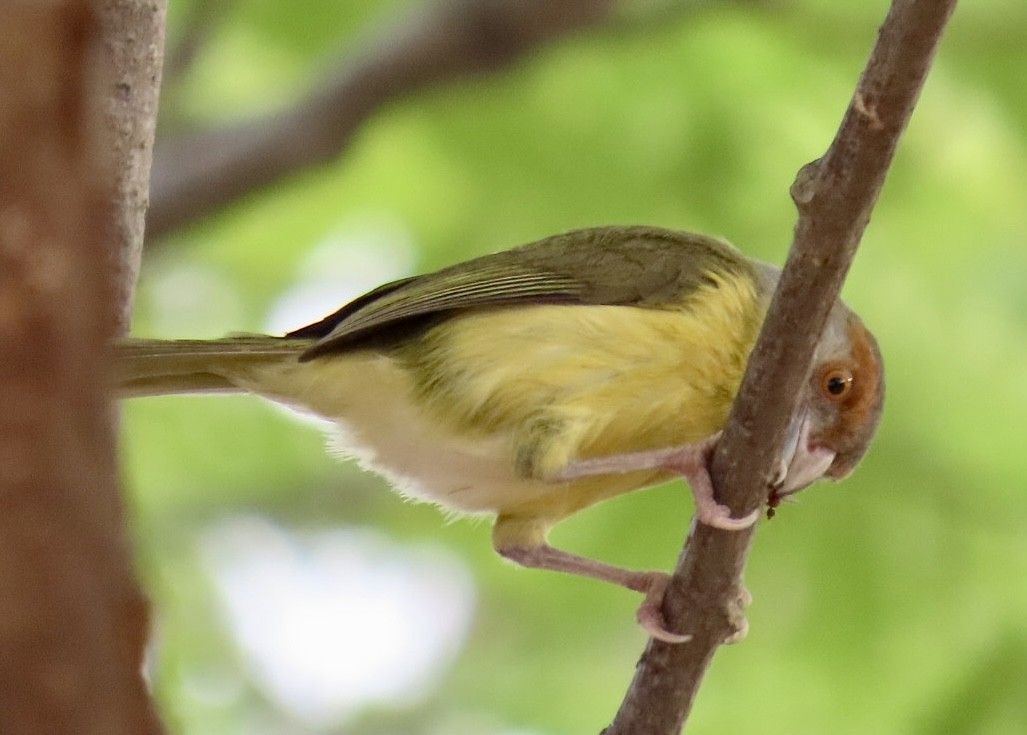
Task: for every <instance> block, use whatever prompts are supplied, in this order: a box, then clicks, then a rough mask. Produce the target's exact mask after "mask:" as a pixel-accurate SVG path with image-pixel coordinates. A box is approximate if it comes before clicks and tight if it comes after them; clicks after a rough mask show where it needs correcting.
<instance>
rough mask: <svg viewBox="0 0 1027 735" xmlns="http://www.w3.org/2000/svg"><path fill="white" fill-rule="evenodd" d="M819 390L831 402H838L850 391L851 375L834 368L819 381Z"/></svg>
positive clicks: (846, 371)
mask: <svg viewBox="0 0 1027 735" xmlns="http://www.w3.org/2000/svg"><path fill="white" fill-rule="evenodd" d="M820 388H821V390H822V391H823V392H824V395H825V396H826V397H828V398H830V399H831V400H838V399H839V398H842V397H844V396H845V395H846V394H847V393H848V392H849V391H850V390H852V373H851V372H849V371H848V370H842V369H838V368H835V369H834V370H828V371H827V372H826V373H824V375H823V377H822V378H821V379H820Z"/></svg>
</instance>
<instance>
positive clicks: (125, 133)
mask: <svg viewBox="0 0 1027 735" xmlns="http://www.w3.org/2000/svg"><path fill="white" fill-rule="evenodd" d="M97 6H98V11H99V17H100V31H101V35H102V38H103V43H104V46H105V47H106V49H107V57H108V59H109V61H110V71H111V75H110V81H109V84H108V89H107V105H106V120H107V130H108V133H109V139H110V145H111V153H112V156H111V161H110V163H111V173H112V175H113V178H114V190H113V192H112V193H113V198H112V202H111V205H112V214H113V222H112V225H113V226H112V233H111V250H110V255H111V265H112V268H113V272H114V273H115V289H116V294H115V303H114V304H113V307H114V310H115V313H114V316H113V319H114V322H115V324H116V326H117V331H118V333H119V334H125V333H127V332H128V327H129V323H130V322H131V319H132V306H133V295H134V293H135V284H136V279H137V277H138V275H139V265H140V263H141V261H142V254H143V232H144V228H145V223H146V209H147V207H148V206H149V201H150V199H149V186H150V164H151V162H152V158H153V138H154V130H155V128H156V125H157V101H158V96H159V94H160V82H161V62H162V60H163V58H164V27H165V19H166V16H167V0H105V1H104V2H102V3H98V4H97Z"/></svg>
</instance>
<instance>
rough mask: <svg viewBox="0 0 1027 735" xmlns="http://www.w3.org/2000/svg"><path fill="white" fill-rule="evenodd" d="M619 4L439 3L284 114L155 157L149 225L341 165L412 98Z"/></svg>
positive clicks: (565, 0)
mask: <svg viewBox="0 0 1027 735" xmlns="http://www.w3.org/2000/svg"><path fill="white" fill-rule="evenodd" d="M614 5H615V0H438V1H437V2H434V3H432V4H431V5H430V6H428V7H425V8H423V9H421V10H420V11H419V12H417V13H415V14H414V16H413V17H411V18H407V19H406V20H405V21H404V22H403V23H402V24H401V25H399V26H398V27H395V28H392V29H390V30H389V31H388V32H386V33H385V34H383V36H382V37H380V38H375V39H372V40H371V41H370V42H368V43H367V44H366V46H365V50H364V51H363V52H362V53H360V54H358V55H357V56H356V58H355V59H354V60H352V61H351V62H350V63H348V64H346V65H344V66H343V67H341V68H340V69H337V70H336V71H335V73H334V74H332V75H330V76H329V78H328V79H327V80H326V81H325V82H324V83H323V84H322V86H321V87H320V88H318V89H316V90H315V91H314V92H313V93H311V94H310V95H309V96H308V97H307V98H306V99H304V100H302V101H300V102H299V103H298V104H297V105H296V106H295V107H293V108H291V109H289V110H286V111H284V112H281V113H279V114H275V115H270V116H266V117H261V118H257V119H254V120H247V121H244V122H242V123H237V124H232V125H228V126H225V127H222V128H220V129H216V130H205V131H201V132H199V133H195V134H191V135H189V136H186V137H183V138H179V139H176V140H170V141H168V142H166V143H162V144H160V145H159V146H158V148H157V153H156V162H155V165H154V172H153V182H152V189H151V206H150V214H149V221H148V228H149V234H150V236H151V238H152V237H157V236H160V235H163V234H166V233H168V232H170V231H172V230H174V229H177V228H179V227H183V226H185V225H186V224H188V223H190V222H193V221H195V220H197V219H200V218H202V217H204V216H206V215H209V214H211V213H213V212H216V211H217V210H219V209H221V208H222V207H224V206H225V205H227V204H229V203H231V202H234V201H236V200H237V199H239V198H241V197H243V196H246V195H247V194H250V193H252V192H253V191H255V190H258V189H260V188H262V187H264V186H267V185H268V184H270V183H272V182H274V181H276V180H278V179H280V178H282V177H283V176H286V175H288V174H291V173H294V172H296V171H298V170H301V169H303V168H306V167H309V166H313V165H315V164H319V163H324V162H327V161H330V160H332V159H334V158H335V157H336V156H338V155H339V154H340V153H341V152H342V151H343V150H344V149H345V148H346V146H347V145H349V143H350V141H351V140H352V138H353V136H354V134H355V133H356V131H357V130H358V128H359V127H360V125H361V124H362V123H363V122H364V121H365V120H366V119H367V118H368V117H370V116H371V115H372V114H373V113H375V112H377V111H378V110H379V109H380V108H381V107H383V106H384V105H386V104H388V103H390V102H392V101H394V100H396V99H399V98H401V97H403V96H405V95H409V94H412V93H414V92H416V91H419V90H422V89H425V88H428V87H430V86H431V85H433V84H439V83H443V82H449V81H452V80H455V79H459V78H461V77H464V76H468V75H470V74H475V73H483V72H490V71H494V70H496V69H500V68H503V67H506V66H509V65H510V64H512V63H513V62H515V61H517V60H519V59H521V58H524V57H525V56H527V55H529V54H530V53H531V52H532V51H534V50H536V49H538V48H540V47H541V46H543V45H544V44H546V43H549V42H551V41H554V40H556V39H558V38H560V37H562V36H566V35H568V34H570V33H571V32H573V31H576V30H580V29H583V28H587V27H590V26H594V25H597V24H599V23H601V22H603V21H604V20H606V19H607V17H608V16H609V14H610V11H611V9H612V8H613V6H614Z"/></svg>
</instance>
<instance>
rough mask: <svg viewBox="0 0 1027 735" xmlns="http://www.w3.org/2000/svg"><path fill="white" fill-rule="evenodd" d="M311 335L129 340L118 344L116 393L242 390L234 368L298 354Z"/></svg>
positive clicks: (115, 350) (147, 394) (135, 395)
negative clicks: (235, 377) (299, 338)
mask: <svg viewBox="0 0 1027 735" xmlns="http://www.w3.org/2000/svg"><path fill="white" fill-rule="evenodd" d="M311 343H312V342H311V341H309V340H294V339H282V338H280V337H268V336H264V335H244V336H238V337H227V338H225V339H215V340H161V339H123V340H120V341H118V342H116V343H115V345H114V380H113V387H114V392H115V394H116V395H117V396H118V397H120V398H134V397H141V396H159V395H168V394H172V393H231V392H236V391H239V390H241V389H240V388H239V387H238V386H237V385H236V384H235V383H234V382H233V380H232V376H233V373H236V372H238V371H239V370H240V369H242V368H245V367H247V366H250V365H256V364H259V363H262V362H268V361H276V360H282V359H284V358H288V357H290V356H298V355H299V354H300V353H301V352H302V351H303V350H304V349H306V348H307V347H309V346H310V344H311Z"/></svg>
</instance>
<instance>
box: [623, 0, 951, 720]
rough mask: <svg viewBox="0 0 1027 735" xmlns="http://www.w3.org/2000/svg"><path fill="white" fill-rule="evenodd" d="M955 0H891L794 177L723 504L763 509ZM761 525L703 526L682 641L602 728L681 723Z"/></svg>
mask: <svg viewBox="0 0 1027 735" xmlns="http://www.w3.org/2000/svg"><path fill="white" fill-rule="evenodd" d="M954 7H955V0H894V2H893V4H892V7H891V10H890V12H889V13H888V17H887V19H886V20H885V22H884V25H883V26H882V28H881V30H880V33H879V37H878V41H877V45H876V46H875V48H874V50H873V53H872V54H871V57H870V60H869V62H868V63H867V66H866V69H865V70H864V72H863V76H862V78H861V80H860V82H859V85H858V87H857V89H856V92H855V94H854V95H853V98H852V102H851V103H850V105H849V108H848V110H847V112H846V114H845V117H844V119H843V121H842V124H841V128H840V129H839V131H838V135H837V137H836V138H835V140H834V142H833V143H832V144H831V147H830V148H829V149H828V151H827V153H826V154H825V155H824V157H823V158H821V159H820V160H819V161H816V162H814V163H812V164H809V165H808V166H806V167H805V168H803V169H802V171H800V172H799V176H798V178H797V179H796V182H795V184H794V185H793V187H792V197H793V199H794V200H795V203H796V205H797V207H798V209H799V221H798V224H797V226H796V231H795V241H794V243H793V245H792V249H791V252H790V255H789V258H788V263H787V265H786V267H785V270H784V274H783V275H782V278H781V282H780V285H779V287H778V290H777V292H776V294H775V295H774V299H773V303H772V304H771V306H770V311H769V313H768V315H767V320H766V323H765V324H764V327H763V330H762V332H761V334H760V338H759V340H758V342H757V345H756V347H755V349H754V351H753V355H752V358H751V359H750V361H749V367H748V370H747V371H746V376H745V380H744V381H743V383H742V387H741V390H740V392H739V397H738V399H737V400H736V401H735V406H734V409H733V411H732V414H731V418H730V420H729V423H728V427H727V429H726V430H725V432H724V437H723V441H722V442H721V443H720V447H719V449H718V451H717V454H716V456H715V458H714V462H713V477H714V480H715V484H716V486H717V487H718V488H722V493H721V502H726V503H727V504H728V505H730V506H731V507H732V508H733V509H734V511H735V514H736V515H743V514H744V513H746V512H749V511H751V510H753V509H755V508H758V507H760V506H761V505H762V504H763V503H764V502H765V501H766V498H767V482H768V479H769V478H770V477H771V476H772V474H773V468H774V465H775V462H776V458H777V457H779V456H780V452H781V447H782V445H783V443H784V437H785V433H786V431H787V426H788V422H789V419H790V417H791V415H792V413H793V412H794V410H795V408H796V406H797V403H798V397H799V393H800V390H801V389H802V386H803V384H804V383H805V381H806V376H807V375H809V370H810V366H811V363H812V359H813V351H814V347H815V344H816V342H817V340H818V339H819V336H820V333H821V331H822V329H823V326H824V324H825V322H826V319H827V316H828V313H829V311H830V309H831V307H832V306H833V304H834V303H835V300H836V299H837V297H838V293H839V291H840V289H841V285H842V282H843V280H844V278H845V274H846V273H847V271H848V268H849V265H850V263H851V262H852V258H853V256H854V255H855V252H856V248H857V246H858V244H859V240H860V237H861V236H862V233H863V230H864V228H865V226H866V224H867V222H868V221H869V219H870V212H871V210H872V208H873V206H874V203H875V201H876V199H877V196H878V193H879V192H880V190H881V186H882V185H883V183H884V179H885V175H886V173H887V170H888V167H889V165H890V163H891V160H892V157H893V154H894V152H895V148H896V146H897V145H898V141H899V138H900V137H901V135H902V132H903V130H904V129H905V127H906V123H907V122H908V120H909V117H910V115H911V114H912V111H913V107H914V105H915V103H916V100H917V97H918V95H919V93H920V89H921V87H922V86H923V83H924V80H925V78H926V76H927V72H928V70H929V68H930V65H931V61H932V60H933V57H934V54H935V50H936V48H937V44H938V42H939V40H940V38H941V35H942V31H943V30H944V27H945V24H946V23H947V21H948V18H949V17H950V15H951V13H952V11H953V9H954ZM753 535H754V530H753V529H749V530H747V531H742V532H730V531H721V530H717V529H713V528H709V527H707V526H704V525H698V526H697V527H695V528H693V530H692V532H691V534H690V538H689V539H688V542H687V543H686V546H685V549H684V551H683V553H682V556H681V558H680V559H679V561H678V566H677V569H676V571H675V576H674V581H673V582H672V585H671V588H670V590H669V591H668V594H667V599H666V604H665V606H664V612H665V614H666V616H667V619H668V621H669V622H670V625H671V629H672V630H682V631H687V632H689V633H691V634H692V635H693V639H692V640H691V641H690V642H689V643H687V644H683V645H671V644H666V643H661V642H659V641H651V642H650V643H649V645H648V646H647V647H646V650H645V652H644V654H643V656H642V659H641V661H640V662H639V665H638V668H637V670H636V673H635V677H634V680H633V681H632V683H631V686H630V688H629V690H628V692H627V695H626V697H625V699H624V702H623V703H622V705H621V708H620V710H619V711H618V713H617V715H616V717H615V719H614V721H613V723H612V724H611V725H610V727H609V728H608V729H607V730H606V735H641V734H643V733H644V734H645V735H670V734H672V733H677V732H679V731H680V729H681V727H682V725H683V724H684V722H685V720H686V718H687V716H688V713H689V711H690V709H691V706H692V703H693V701H694V699H695V696H696V693H697V692H698V689H699V686H700V684H701V683H702V679H703V676H704V675H705V673H706V670H707V668H708V666H709V664H710V662H711V660H712V658H713V654H714V653H715V651H716V650H717V648H718V647H719V646H720V644H721V642H722V641H723V640H724V638H725V636H727V635H729V634H730V633H731V632H732V628H733V621H732V620H731V615H730V613H729V611H730V610H731V609H732V605H733V604H736V603H735V601H736V600H737V598H738V593H739V589H740V585H741V575H742V571H743V569H744V566H745V560H746V557H747V556H748V552H749V548H750V545H751V543H752V539H753Z"/></svg>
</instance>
